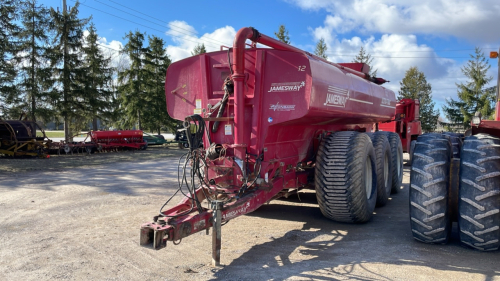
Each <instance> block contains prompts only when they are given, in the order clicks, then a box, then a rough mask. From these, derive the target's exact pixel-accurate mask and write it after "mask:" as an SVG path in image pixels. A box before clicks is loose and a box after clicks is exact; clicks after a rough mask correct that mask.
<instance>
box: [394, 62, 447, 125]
mask: <svg viewBox="0 0 500 281" xmlns="http://www.w3.org/2000/svg"><path fill="white" fill-rule="evenodd" d="M399 84H400V86H401V89H400V90H399V94H398V99H419V100H420V123H421V126H422V130H423V131H424V132H432V131H434V130H435V129H436V126H437V122H438V118H439V110H434V105H435V103H434V102H433V101H432V87H431V85H430V84H429V83H428V82H427V79H426V78H425V75H424V73H423V72H421V71H419V70H418V68H417V67H415V66H414V67H410V69H408V70H407V71H406V74H405V77H404V78H403V80H402V81H401V82H399Z"/></svg>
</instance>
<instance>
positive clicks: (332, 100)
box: [324, 86, 349, 107]
mask: <svg viewBox="0 0 500 281" xmlns="http://www.w3.org/2000/svg"><path fill="white" fill-rule="evenodd" d="M348 99H349V90H347V89H342V88H338V87H335V86H328V93H327V94H326V101H325V103H324V105H326V106H335V107H345V104H346V102H347V100H348Z"/></svg>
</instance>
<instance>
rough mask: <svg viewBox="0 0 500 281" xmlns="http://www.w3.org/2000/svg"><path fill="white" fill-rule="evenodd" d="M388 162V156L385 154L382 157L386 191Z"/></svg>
mask: <svg viewBox="0 0 500 281" xmlns="http://www.w3.org/2000/svg"><path fill="white" fill-rule="evenodd" d="M389 161H390V159H389V156H387V154H386V155H385V157H384V187H385V188H386V190H387V188H388V186H389ZM389 189H390V187H389Z"/></svg>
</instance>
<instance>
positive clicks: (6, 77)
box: [0, 0, 19, 117]
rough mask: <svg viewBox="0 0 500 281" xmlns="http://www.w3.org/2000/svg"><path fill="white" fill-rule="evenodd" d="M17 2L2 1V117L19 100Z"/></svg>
mask: <svg viewBox="0 0 500 281" xmlns="http://www.w3.org/2000/svg"><path fill="white" fill-rule="evenodd" d="M17 6H18V1H17V0H0V116H1V115H4V114H5V115H9V116H10V117H12V115H13V114H14V113H12V112H10V108H9V106H7V105H9V104H12V103H13V102H14V101H16V100H17V95H18V93H17V89H16V87H15V84H14V83H15V79H16V75H17V72H16V69H15V64H14V61H13V55H14V52H15V50H14V49H15V42H14V38H15V35H16V33H17V32H19V27H18V25H17V24H16V19H17V15H18V14H17V12H18V11H17V10H16V7H17Z"/></svg>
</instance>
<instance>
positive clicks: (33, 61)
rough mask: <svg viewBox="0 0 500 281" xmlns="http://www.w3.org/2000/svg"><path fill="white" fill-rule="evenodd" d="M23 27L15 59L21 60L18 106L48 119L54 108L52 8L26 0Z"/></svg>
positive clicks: (31, 116)
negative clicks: (51, 37)
mask: <svg viewBox="0 0 500 281" xmlns="http://www.w3.org/2000/svg"><path fill="white" fill-rule="evenodd" d="M21 7H22V8H23V9H22V12H21V23H22V25H23V29H22V31H21V32H20V33H19V35H18V38H19V45H18V47H17V50H16V51H17V55H16V60H17V61H18V62H19V64H20V76H21V79H20V80H21V82H20V84H19V88H20V91H21V93H22V95H21V100H20V102H19V107H21V108H23V109H25V110H24V111H26V112H27V114H28V116H30V119H31V120H33V121H36V120H37V117H42V119H44V120H49V118H51V117H52V115H53V112H52V110H51V106H50V100H49V95H48V88H49V85H50V74H51V73H52V71H51V69H50V67H49V65H50V61H49V60H50V56H49V54H48V51H49V48H48V45H49V41H50V38H49V35H48V34H49V32H48V30H49V26H50V17H49V9H47V8H45V7H44V6H43V5H38V3H37V1H36V0H27V1H25V2H23V3H22V6H21Z"/></svg>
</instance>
